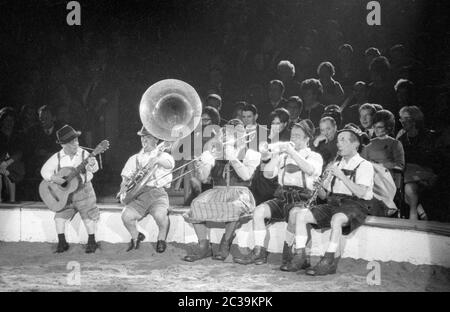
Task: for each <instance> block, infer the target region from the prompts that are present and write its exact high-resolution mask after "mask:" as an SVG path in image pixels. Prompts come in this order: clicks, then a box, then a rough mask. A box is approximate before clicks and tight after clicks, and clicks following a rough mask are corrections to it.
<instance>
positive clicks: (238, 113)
mask: <svg viewBox="0 0 450 312" xmlns="http://www.w3.org/2000/svg"><path fill="white" fill-rule="evenodd" d="M245 105H247V102H244V101H239V102H236V104H234V108H233V115H232V119H239V120H241V121H243V119H242V109H243V108H244V106H245Z"/></svg>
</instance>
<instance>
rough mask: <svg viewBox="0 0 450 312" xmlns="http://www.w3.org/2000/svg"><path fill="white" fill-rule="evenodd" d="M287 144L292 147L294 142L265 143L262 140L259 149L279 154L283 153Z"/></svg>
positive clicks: (263, 151) (262, 151)
mask: <svg viewBox="0 0 450 312" xmlns="http://www.w3.org/2000/svg"><path fill="white" fill-rule="evenodd" d="M288 146H292V147H294V146H295V144H294V142H291V141H289V142H284V141H283V142H275V143H267V142H262V143H261V144H259V151H260V152H261V153H262V154H264V153H269V154H280V153H283V152H284V151H285V150H286V149H287V148H288Z"/></svg>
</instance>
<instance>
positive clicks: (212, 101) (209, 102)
mask: <svg viewBox="0 0 450 312" xmlns="http://www.w3.org/2000/svg"><path fill="white" fill-rule="evenodd" d="M206 106H210V107H214V108H215V109H217V110H218V111H220V108H221V106H222V105H221V103H220V101H219V100H218V99H215V98H209V99H208V100H207V101H206Z"/></svg>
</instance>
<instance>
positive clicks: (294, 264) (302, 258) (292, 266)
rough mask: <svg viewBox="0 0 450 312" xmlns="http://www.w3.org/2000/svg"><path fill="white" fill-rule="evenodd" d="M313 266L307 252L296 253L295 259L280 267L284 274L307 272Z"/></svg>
mask: <svg viewBox="0 0 450 312" xmlns="http://www.w3.org/2000/svg"><path fill="white" fill-rule="evenodd" d="M310 266H311V264H310V263H309V260H308V257H307V256H306V253H305V251H304V250H303V251H302V252H300V253H296V254H295V255H294V257H293V258H292V259H291V261H289V262H288V263H286V264H284V265H282V266H281V267H280V270H281V271H284V272H297V271H300V270H306V269H308V268H309V267H310Z"/></svg>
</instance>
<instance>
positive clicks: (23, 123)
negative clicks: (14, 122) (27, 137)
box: [18, 104, 39, 134]
mask: <svg viewBox="0 0 450 312" xmlns="http://www.w3.org/2000/svg"><path fill="white" fill-rule="evenodd" d="M19 119H20V121H19V123H18V130H19V131H20V132H21V133H22V134H28V132H29V130H30V129H31V128H33V127H34V126H36V125H37V124H38V123H39V120H38V115H37V112H36V110H35V109H34V108H33V107H32V106H31V105H29V104H24V105H23V106H22V107H21V108H20V114H19Z"/></svg>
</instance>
